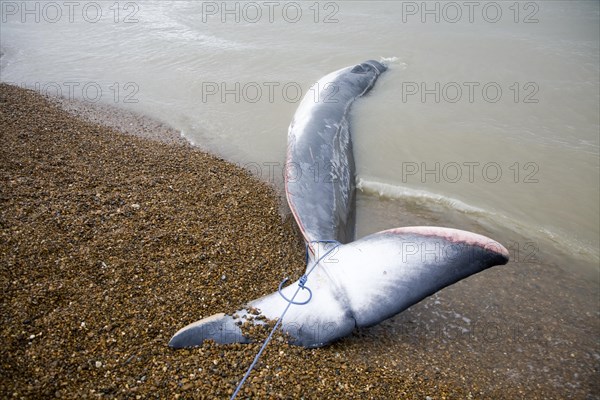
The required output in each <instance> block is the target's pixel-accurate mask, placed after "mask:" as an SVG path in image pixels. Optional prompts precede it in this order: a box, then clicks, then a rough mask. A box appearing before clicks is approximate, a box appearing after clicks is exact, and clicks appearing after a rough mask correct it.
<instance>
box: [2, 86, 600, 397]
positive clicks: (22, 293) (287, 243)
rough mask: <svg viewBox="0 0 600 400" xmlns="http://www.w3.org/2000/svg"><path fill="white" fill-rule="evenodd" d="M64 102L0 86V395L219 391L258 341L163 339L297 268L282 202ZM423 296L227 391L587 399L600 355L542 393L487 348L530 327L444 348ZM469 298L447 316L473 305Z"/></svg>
mask: <svg viewBox="0 0 600 400" xmlns="http://www.w3.org/2000/svg"><path fill="white" fill-rule="evenodd" d="M62 107H63V108H67V109H69V110H70V111H69V112H67V111H64V110H63V109H61V108H59V106H58V104H56V102H50V101H48V100H46V99H44V98H42V97H41V96H39V95H37V94H35V93H34V92H31V91H26V90H23V89H20V88H16V87H13V86H7V85H0V127H1V128H0V129H1V131H0V132H1V136H0V138H1V141H2V146H1V147H0V152H1V154H0V284H1V286H2V308H1V315H2V328H1V329H2V339H3V345H2V347H1V349H0V356H1V358H2V360H1V362H0V365H1V368H0V396H1V397H3V398H53V397H59V398H82V397H84V398H89V397H93V398H97V397H100V398H180V397H181V398H227V396H228V395H229V394H231V393H232V391H233V390H234V389H235V385H236V383H237V382H238V381H239V380H240V379H241V377H242V376H243V374H244V373H245V371H246V369H247V367H248V366H249V364H250V363H251V361H252V359H253V357H254V355H255V354H256V353H257V351H258V348H259V347H260V344H251V345H227V346H219V345H214V344H211V343H207V344H205V345H203V346H202V347H200V348H196V349H191V350H179V351H174V350H171V349H169V348H168V346H167V342H168V340H169V338H170V337H171V335H172V334H173V333H174V332H175V331H176V330H178V329H179V328H181V327H183V326H184V325H186V324H188V323H190V322H193V321H195V320H198V319H200V318H202V317H206V316H209V315H211V314H214V313H217V312H222V311H229V310H234V309H235V308H237V307H238V306H240V305H242V304H243V303H244V302H245V301H248V300H251V299H254V298H257V297H259V296H262V295H264V294H267V293H270V292H273V291H274V290H275V288H276V287H277V285H278V283H279V282H280V281H281V279H282V278H283V277H284V276H290V277H298V276H300V275H301V273H302V271H303V270H304V253H303V251H304V248H303V244H302V241H301V240H300V238H299V237H298V235H297V232H296V230H295V228H294V226H293V224H292V222H291V220H289V219H282V217H281V215H280V213H279V211H278V210H279V207H280V204H279V201H280V200H279V199H278V198H277V196H276V194H275V193H274V191H273V189H272V188H270V187H269V186H268V185H266V184H264V183H262V182H259V181H257V180H256V179H254V178H253V177H252V176H250V174H249V173H247V172H246V171H244V170H242V169H240V168H238V167H236V166H233V165H231V164H229V163H226V162H224V161H223V160H220V159H218V158H215V157H213V156H210V155H207V154H205V153H202V152H200V151H198V150H196V149H194V148H192V147H191V146H188V145H186V144H185V142H184V141H182V140H181V139H180V138H179V137H178V135H177V133H176V132H174V131H172V130H171V131H170V133H169V129H168V128H167V127H164V126H161V125H160V124H156V123H154V122H149V120H146V119H139V117H137V116H134V115H129V116H127V113H124V114H123V115H120V116H119V118H118V119H120V121H117V122H114V121H113V122H114V123H111V122H107V121H108V120H107V118H106V116H105V115H103V114H102V110H97V109H93V110H90V111H89V112H83V111H81V107H76V106H74V107H73V108H69V107H71V106H69V105H68V104H64V102H63V104H62ZM78 113H79V115H80V117H79V118H77V117H75V116H74V114H78ZM109 113H110V112H109ZM128 118H129V119H128ZM134 120H138V122H139V124H138V125H135V123H134V122H133V121H134ZM94 121H97V122H100V121H101V122H102V123H103V124H104V125H99V124H98V123H96V122H94ZM131 124H133V125H131ZM106 125H111V126H113V128H116V129H121V130H127V129H125V128H124V127H127V126H130V127H134V128H135V127H137V128H135V129H134V128H132V130H133V131H135V132H133V131H131V132H129V133H133V134H134V135H123V134H121V133H119V132H117V131H115V130H113V128H110V127H107V126H106ZM136 135H137V136H136ZM140 136H143V137H140ZM147 137H150V138H152V139H153V140H150V139H147ZM508 267H509V268H510V265H509V266H508ZM533 268H534V270H535V266H534V267H533ZM538 269H539V270H541V269H543V266H539V268H538ZM490 274H492V275H489V274H488V275H487V278H488V279H489V278H490V277H492V278H494V277H499V276H500V275H493V274H496V272H495V271H493V270H492V271H490ZM497 274H500V273H497ZM519 276H520V275H519V274H518V273H516V272H515V277H516V279H518V278H519ZM474 282H475V281H474ZM462 288H463V286H460V285H455V286H454V287H452V288H448V289H447V290H448V293H450V294H451V293H452V290H454V291H456V292H459V291H460V290H461V289H462ZM528 289H532V287H529V288H528ZM482 290H484V291H485V290H487V288H485V289H482ZM503 295H504V296H507V297H508V296H512V297H514V293H512V294H511V293H507V291H499V292H498V294H497V296H499V297H500V298H501V297H502V296H503ZM463 298H464V295H463ZM467 301H468V296H467ZM436 303H440V301H439V299H438V300H436V298H432V299H431V300H428V301H425V302H423V303H422V304H419V305H417V306H415V308H414V309H413V308H411V310H413V311H411V310H408V311H407V312H405V313H403V314H401V315H400V316H398V317H397V318H395V319H394V320H390V321H386V322H384V323H382V324H380V325H379V326H377V327H374V328H371V329H367V330H362V331H360V332H356V333H355V334H353V335H352V336H350V337H348V338H346V339H343V340H341V341H340V342H338V343H335V344H333V345H331V346H328V347H326V348H322V349H313V350H306V349H302V348H297V347H292V346H289V345H287V344H286V343H285V342H284V341H283V340H277V339H276V340H274V341H273V342H272V343H271V344H270V345H269V346H268V348H267V350H266V352H265V353H264V354H263V357H262V358H261V361H260V362H259V364H258V365H257V367H256V368H255V370H254V371H253V373H252V375H251V376H250V378H249V380H248V381H247V383H246V385H245V386H244V388H243V391H242V394H243V396H239V398H246V397H248V396H251V397H253V398H285V399H299V398H306V399H309V398H311V399H312V398H315V399H322V398H357V399H358V398H368V399H392V398H415V399H425V398H427V396H429V397H430V398H431V399H445V398H457V399H464V398H490V399H499V398H506V399H513V398H529V399H531V398H539V399H547V398H565V397H570V398H581V399H593V398H597V396H598V382H597V377H598V370H597V366H598V360H595V361H594V360H593V359H592V360H588V359H587V358H586V357H587V355H585V354H583V352H582V354H579V353H577V354H574V352H571V350H569V348H568V347H565V352H566V353H565V354H564V357H567V358H569V357H570V356H572V358H574V360H573V365H578V367H577V368H578V369H577V374H580V375H583V376H580V379H579V380H578V381H581V382H583V383H582V384H580V385H578V386H577V387H567V386H564V387H559V386H556V385H552V384H550V383H549V382H550V381H551V377H550V376H548V379H547V380H545V376H547V375H550V374H553V373H554V369H552V368H553V367H549V368H550V369H549V370H548V371H550V372H548V371H543V370H542V371H540V369H541V368H542V366H540V365H538V364H537V362H538V360H537V359H532V361H531V363H530V365H531V368H530V369H535V371H530V376H528V375H527V374H526V373H525V372H526V371H527V370H528V367H527V366H525V365H523V366H519V368H516V367H515V368H516V369H517V370H518V371H519V373H520V374H521V375H520V376H517V377H513V379H512V380H511V379H507V376H509V377H510V376H512V375H510V374H509V373H507V372H505V371H504V370H501V368H500V367H501V366H502V365H504V364H506V363H509V364H510V360H504V359H502V358H501V357H502V354H505V355H506V354H507V352H508V353H509V355H510V354H511V352H518V351H521V352H522V351H526V352H527V351H538V352H541V353H543V352H544V351H547V352H548V353H552V350H549V349H548V343H550V342H549V341H548V340H546V339H545V338H544V335H545V332H541V334H540V336H535V335H537V332H534V331H532V330H530V329H529V328H528V327H527V326H526V325H522V326H521V325H514V324H513V325H511V327H512V328H515V327H518V326H521V330H520V331H519V332H516V331H514V330H513V331H510V332H511V334H510V335H509V334H508V333H507V334H506V335H505V336H502V337H501V339H502V340H489V339H490V338H492V339H494V338H495V339H498V338H499V336H498V335H496V336H493V337H491V336H490V335H489V334H487V336H486V334H483V335H479V336H477V335H471V336H469V337H467V336H461V337H458V336H457V334H453V335H454V336H452V337H451V339H452V340H448V339H449V336H448V335H447V332H446V331H444V332H442V331H438V330H437V328H436V329H433V328H431V327H429V326H427V325H426V322H427V320H426V319H423V320H419V319H418V317H419V315H420V313H425V312H426V310H427V309H428V307H429V306H431V305H432V304H436ZM473 303H475V304H471V305H470V306H469V305H461V306H463V307H464V308H466V309H469V307H471V308H473V309H476V308H479V309H481V308H482V303H483V302H482V303H480V304H477V302H473ZM498 303H499V304H493V305H494V306H495V307H502V304H503V303H502V302H501V300H500V299H499V300H498ZM437 307H438V309H439V310H441V311H440V312H443V311H444V309H445V307H448V308H449V306H448V305H447V304H444V303H443V301H442V304H438V305H437ZM486 307H489V304H488V305H486ZM473 312H476V311H473ZM591 318H592V320H597V315H596V316H595V317H594V316H592V317H591ZM594 318H596V319H594ZM398 327H404V328H402V330H400V331H399V330H398V329H399V328H398ZM512 328H511V329H512ZM595 328H596V326H591V327H590V329H591V333H590V340H591V341H592V342H594V341H595V340H596V338H597V336H594V335H597V333H596V334H594V333H593V331H594V329H595ZM582 329H585V328H582ZM486 332H487V331H486ZM495 332H496V333H497V331H495ZM507 332H508V331H507ZM492 335H493V334H492ZM528 335H529V336H528ZM482 338H484V339H485V338H487V339H488V340H487V341H486V340H483V339H482ZM534 339H535V340H534ZM529 345H531V346H534V345H535V346H534V347H531V349H529V347H528V346H529ZM587 346H588V347H589V345H587ZM592 346H593V345H592ZM473 349H474V350H473ZM482 349H483V350H482ZM488 349H489V352H490V353H491V354H493V356H490V358H483V357H482V356H481V354H482V353H485V351H487V350H488ZM519 349H521V350H519ZM523 349H526V350H523ZM527 349H529V350H527ZM532 349H533V350H532ZM569 352H571V355H570V356H569ZM527 354H530V353H527ZM560 355H561V357H562V356H563V353H562V350H561V353H560ZM546 356H547V355H546V354H540V355H539V358H540V359H541V360H544V359H545V357H546ZM580 356H581V358H579V357H580ZM494 357H496V358H494ZM507 357H508V356H507ZM575 360H576V361H577V363H575ZM519 362H521V361H519ZM570 362H571V360H568V359H567V360H566V361H565V362H564V363H566V364H568V363H570ZM556 368H558V367H556ZM569 368H570V367H569ZM567 372H569V373H570V370H569V371H567ZM565 373H566V372H565ZM552 378H553V379H555V378H556V377H555V376H554V375H553V376H552Z"/></svg>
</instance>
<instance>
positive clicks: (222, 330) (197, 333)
mask: <svg viewBox="0 0 600 400" xmlns="http://www.w3.org/2000/svg"><path fill="white" fill-rule="evenodd" d="M236 322H237V321H236V320H235V319H234V318H233V317H232V316H231V315H226V314H223V313H220V314H215V315H213V316H210V317H208V318H204V319H201V320H199V321H196V322H194V323H192V324H189V325H187V326H185V327H183V328H181V329H180V330H179V331H177V333H176V334H175V335H173V337H172V338H171V340H170V341H169V346H170V347H173V348H175V349H181V348H184V347H193V346H199V345H201V344H202V342H204V341H205V340H208V339H212V340H214V341H215V342H217V343H220V344H229V343H250V339H249V338H247V337H245V336H244V335H243V334H242V330H241V328H240V326H239V325H238V324H237V323H236Z"/></svg>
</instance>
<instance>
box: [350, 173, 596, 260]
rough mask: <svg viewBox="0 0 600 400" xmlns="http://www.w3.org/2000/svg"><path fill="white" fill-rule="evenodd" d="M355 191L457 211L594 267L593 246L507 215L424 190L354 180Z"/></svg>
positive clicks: (432, 209)
mask: <svg viewBox="0 0 600 400" xmlns="http://www.w3.org/2000/svg"><path fill="white" fill-rule="evenodd" d="M356 187H357V188H358V189H359V190H360V191H361V192H363V193H365V194H367V195H372V196H377V197H379V198H382V199H389V200H405V201H406V200H408V201H410V202H412V203H413V204H416V205H419V206H423V207H425V208H426V209H428V210H430V211H432V212H440V210H439V208H438V209H437V210H436V208H437V207H436V206H440V207H441V208H442V209H446V210H453V211H457V212H460V213H462V214H465V217H466V218H471V219H473V220H475V221H478V222H479V223H482V224H484V225H485V226H488V227H496V228H494V229H500V230H501V231H504V230H506V229H508V232H513V233H515V234H517V235H519V236H521V237H522V238H525V239H526V240H527V241H528V242H531V243H534V244H535V245H536V246H537V248H541V247H542V246H541V244H542V243H546V244H548V245H550V246H551V247H554V248H555V249H556V250H558V251H559V252H560V253H562V254H563V255H567V256H569V257H575V258H577V259H580V260H583V261H586V262H588V263H591V264H592V265H598V261H599V254H598V250H596V249H595V248H594V246H591V245H588V244H586V243H584V242H582V241H581V240H579V239H577V238H575V237H573V236H572V235H569V234H567V233H565V232H561V231H560V229H548V228H547V227H543V226H532V225H530V224H527V223H525V222H521V221H519V220H517V219H515V218H511V217H509V216H508V215H504V214H502V213H498V212H495V211H493V210H486V209H483V208H479V207H475V206H472V205H470V204H467V203H465V202H463V201H461V200H458V199H454V198H451V197H448V196H444V195H441V194H438V193H432V192H428V191H426V190H420V189H412V188H407V187H403V186H398V185H392V184H388V183H383V182H377V181H372V180H367V179H363V178H358V179H357V182H356ZM596 268H597V267H596Z"/></svg>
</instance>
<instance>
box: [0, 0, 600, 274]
mask: <svg viewBox="0 0 600 400" xmlns="http://www.w3.org/2000/svg"><path fill="white" fill-rule="evenodd" d="M49 4H51V5H49ZM52 4H54V5H52ZM56 4H58V6H56ZM78 4H79V5H77V6H73V7H72V8H68V7H66V6H64V5H60V4H59V3H47V2H41V3H40V2H34V3H32V4H30V5H29V6H27V7H29V8H27V9H25V8H24V7H25V6H21V4H20V3H12V2H7V3H4V4H3V6H2V19H3V24H2V28H1V29H2V43H1V45H2V52H3V56H2V80H3V81H9V82H15V83H18V84H22V85H27V86H30V87H36V88H38V90H40V91H41V92H45V93H50V94H53V93H57V92H60V93H61V94H62V95H66V96H73V97H79V98H83V99H84V100H86V101H99V102H107V103H117V104H118V105H122V106H125V107H128V108H132V109H135V110H138V111H141V112H144V113H146V114H150V115H152V116H155V117H158V118H159V119H162V120H164V121H165V122H167V123H169V124H171V125H173V126H174V127H175V128H177V129H180V130H181V132H182V133H183V134H184V135H185V136H186V137H187V138H189V139H190V140H191V141H192V142H194V143H196V144H198V145H199V146H201V147H204V148H206V149H208V150H210V151H212V152H216V153H218V154H219V155H221V156H223V157H224V158H226V159H228V160H230V161H233V162H236V163H240V164H242V165H247V166H249V167H250V168H251V169H253V170H255V171H258V173H259V174H261V176H262V177H263V178H264V179H273V180H275V181H277V182H279V183H280V182H281V175H282V170H283V168H282V166H283V163H284V157H285V156H284V154H285V151H284V150H285V142H286V131H287V126H288V124H289V122H290V120H291V118H292V115H293V113H294V110H295V109H296V107H297V105H298V101H299V99H300V97H301V95H303V94H305V93H306V92H307V91H308V88H309V86H310V84H311V83H313V82H315V81H316V80H318V79H319V78H320V77H321V76H323V75H324V74H325V73H328V72H330V71H332V70H335V69H338V68H341V67H343V66H346V65H351V64H353V63H357V62H361V61H363V60H365V59H368V58H375V59H382V58H385V59H386V60H387V61H388V63H389V65H390V70H389V72H387V73H386V74H384V75H383V76H382V78H381V79H380V81H379V82H378V83H377V86H376V88H375V90H374V91H373V92H372V94H371V95H370V96H369V98H368V99H365V100H364V101H360V103H358V104H356V106H355V107H354V110H353V121H352V123H353V135H354V143H355V149H356V151H355V153H356V158H357V163H358V165H357V167H358V175H359V179H362V181H363V185H362V187H363V189H364V191H365V193H367V194H369V195H373V196H376V197H379V196H384V197H386V198H396V199H406V198H407V197H408V198H411V196H412V197H414V194H418V195H423V194H425V195H426V196H425V197H422V196H421V200H423V201H429V202H431V203H432V204H436V207H437V206H439V205H443V207H442V208H441V209H440V211H442V212H454V211H456V210H459V211H460V212H462V213H463V214H464V218H466V219H471V220H476V221H480V220H485V221H486V223H489V224H495V225H496V228H497V229H505V230H509V231H510V230H513V231H517V232H518V233H520V234H521V235H523V236H524V237H526V238H527V240H528V241H533V242H536V243H537V245H538V246H539V247H540V248H544V249H545V251H546V252H561V253H566V254H573V255H576V257H577V258H579V259H581V260H582V261H583V262H584V263H587V264H589V265H591V266H597V264H598V260H599V239H598V238H599V236H600V232H599V229H600V228H599V226H600V211H599V206H598V204H600V196H599V184H598V176H599V136H598V130H599V126H600V124H599V115H598V108H599V104H600V100H599V94H598V93H599V91H600V89H599V83H598V74H599V61H598V60H599V58H598V57H599V56H598V52H599V39H598V38H599V31H598V25H599V11H598V8H599V7H598V3H597V2H592V1H579V2H569V3H566V2H545V3H544V2H525V3H515V4H513V3H477V4H478V5H476V6H466V5H465V4H463V3H460V2H459V3H453V4H454V5H451V6H447V5H446V4H444V3H437V2H431V3H427V4H424V3H423V4H421V3H418V2H361V1H353V2H323V3H314V4H312V3H311V4H308V3H304V4H303V5H302V8H301V9H299V8H298V6H297V3H293V2H291V3H290V2H288V3H274V5H272V6H271V7H272V8H271V9H270V8H269V7H268V6H266V5H265V4H263V3H253V2H249V3H248V2H246V3H236V2H230V3H227V4H228V5H227V6H223V5H222V4H221V3H218V2H217V3H215V2H193V1H189V2H186V1H179V2H174V3H170V4H166V3H161V2H157V1H155V2H143V3H141V2H140V3H137V2H128V3H119V2H117V3H114V2H113V3H111V2H89V3H88V2H84V3H78ZM36 18H37V19H38V20H39V22H36ZM436 18H437V20H438V21H439V22H437V21H436ZM236 19H237V21H236ZM71 20H72V22H71ZM96 20H97V21H96ZM223 20H224V21H225V22H223ZM423 21H424V22H423ZM362 223H363V224H367V226H365V227H359V228H360V229H361V230H363V231H372V230H374V229H375V228H378V227H376V226H369V222H368V221H363V222H362Z"/></svg>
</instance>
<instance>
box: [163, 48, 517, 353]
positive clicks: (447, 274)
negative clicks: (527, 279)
mask: <svg viewBox="0 0 600 400" xmlns="http://www.w3.org/2000/svg"><path fill="white" fill-rule="evenodd" d="M386 69H387V68H386V67H385V66H384V65H383V64H381V63H379V62H377V61H373V60H369V61H366V62H364V63H361V64H358V65H355V66H350V67H346V68H343V69H340V70H338V71H335V72H332V73H330V74H328V75H326V76H325V77H323V78H321V79H320V80H319V81H318V82H317V83H315V85H313V86H312V87H311V89H310V90H309V91H308V92H307V94H306V96H305V97H304V98H303V100H302V101H301V103H300V105H299V107H298V109H297V111H296V113H295V115H294V118H293V120H292V122H291V124H290V127H289V130H288V149H287V163H286V165H287V170H286V176H285V178H286V179H285V188H286V198H287V201H288V204H289V206H290V209H291V211H292V214H293V215H294V218H295V220H296V222H297V224H298V227H299V228H300V231H301V233H302V235H303V237H304V239H305V241H306V243H307V248H308V250H309V251H308V253H307V254H308V261H307V272H306V275H305V277H306V278H307V281H306V282H301V281H300V280H298V281H296V282H295V283H294V284H291V285H289V286H287V287H285V288H283V289H281V293H280V292H279V291H277V292H274V293H272V294H270V295H267V296H265V297H262V298H259V299H256V300H253V301H250V302H249V303H248V304H247V305H246V306H245V307H244V308H242V309H240V310H238V311H237V312H236V313H235V314H234V315H225V314H216V315H213V316H211V317H208V318H205V319H202V320H200V321H197V322H194V323H192V324H190V325H188V326H186V327H184V328H182V329H181V330H179V331H178V332H177V333H176V334H175V335H174V336H173V338H172V339H171V341H170V342H169V346H171V347H174V348H181V347H191V346H197V345H200V344H201V343H202V342H203V341H204V340H206V339H212V340H214V341H215V342H217V343H223V344H226V343H248V342H249V341H250V338H248V337H246V336H244V335H243V333H242V331H241V329H240V325H241V322H244V321H251V322H252V323H255V324H263V323H264V322H263V320H262V319H261V318H255V315H253V314H255V312H254V310H257V311H258V313H259V315H260V316H264V317H266V318H268V319H271V320H275V319H277V318H279V317H280V316H281V315H282V313H283V311H284V310H285V309H286V308H287V307H288V306H289V302H288V300H286V299H292V298H293V297H294V294H295V293H296V292H298V297H297V298H295V301H296V302H297V303H303V302H305V298H308V299H309V301H308V302H306V304H302V305H299V304H293V305H291V306H290V307H289V308H288V310H287V312H286V314H285V317H284V318H283V321H281V322H282V323H281V327H282V330H283V331H284V332H286V333H287V334H288V335H289V337H290V339H291V342H292V343H293V344H296V345H299V346H304V347H319V346H324V345H326V344H329V343H331V342H333V341H335V340H337V339H339V338H342V337H344V336H347V335H348V334H350V333H351V332H352V331H353V330H354V329H355V328H356V327H368V326H372V325H375V324H377V323H379V322H381V321H383V320H385V319H387V318H390V317H392V316H394V315H396V314H397V313H399V312H401V311H403V310H405V309H406V308H408V307H410V306H411V305H413V304H416V303H418V302H419V301H421V300H422V299H424V298H426V297H427V296H430V295H431V294H433V293H435V292H437V291H438V290H440V289H442V288H444V287H446V286H448V285H451V284H453V283H455V282H457V281H459V280H461V279H464V278H466V277H468V276H470V275H473V274H475V273H478V272H480V271H483V270H485V269H487V268H490V267H492V266H495V265H503V264H506V263H507V262H508V258H509V254H508V251H507V250H506V248H504V247H503V246H502V245H501V244H499V243H498V242H495V241H493V240H492V239H489V238H487V237H485V236H482V235H479V234H476V233H471V232H466V231H461V230H457V229H451V228H439V227H405V228H396V229H390V230H386V231H383V232H378V233H375V234H372V235H369V236H366V237H364V238H361V239H359V240H356V241H353V239H354V209H355V167H354V157H353V150H352V140H351V134H350V124H349V120H348V118H349V113H350V110H351V106H352V104H353V103H354V101H355V100H356V99H358V98H360V97H362V96H363V95H365V94H366V93H367V92H369V91H370V90H371V89H372V88H373V87H374V85H375V82H376V81H377V79H378V78H379V76H380V75H381V74H382V73H383V72H385V71H386ZM298 286H300V287H301V288H306V287H308V288H309V289H310V290H309V291H310V294H308V292H309V291H308V290H299V289H298ZM283 296H285V298H284V297H283ZM250 310H253V312H250Z"/></svg>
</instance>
